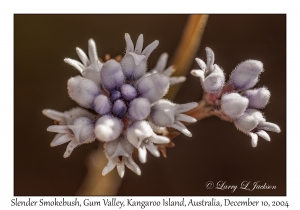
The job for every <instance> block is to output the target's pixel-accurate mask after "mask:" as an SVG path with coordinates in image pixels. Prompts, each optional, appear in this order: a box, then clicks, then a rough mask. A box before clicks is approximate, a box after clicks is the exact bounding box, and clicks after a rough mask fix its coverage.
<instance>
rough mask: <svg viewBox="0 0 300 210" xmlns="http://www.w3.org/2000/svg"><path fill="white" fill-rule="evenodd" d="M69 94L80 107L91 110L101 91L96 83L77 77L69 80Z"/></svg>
mask: <svg viewBox="0 0 300 210" xmlns="http://www.w3.org/2000/svg"><path fill="white" fill-rule="evenodd" d="M68 92H69V96H70V97H71V98H72V99H73V100H74V101H76V102H77V103H78V104H79V105H81V106H83V107H86V108H91V107H92V106H93V104H94V100H95V98H96V97H97V96H98V95H99V94H100V89H99V87H98V85H97V84H96V83H95V82H93V81H91V80H89V79H86V78H83V77H81V76H76V77H72V78H70V79H69V80H68Z"/></svg>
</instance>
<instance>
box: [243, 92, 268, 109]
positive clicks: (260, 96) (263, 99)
mask: <svg viewBox="0 0 300 210" xmlns="http://www.w3.org/2000/svg"><path fill="white" fill-rule="evenodd" d="M243 96H245V97H247V98H248V99H249V107H251V108H257V109H262V108H264V107H265V106H266V105H267V103H268V102H269V99H270V96H271V93H270V91H269V90H268V89H267V88H265V87H262V88H257V89H252V90H246V91H244V92H243Z"/></svg>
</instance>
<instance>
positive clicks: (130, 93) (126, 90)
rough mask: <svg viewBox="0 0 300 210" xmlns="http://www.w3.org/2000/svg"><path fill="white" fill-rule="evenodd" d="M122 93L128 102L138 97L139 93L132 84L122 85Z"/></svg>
mask: <svg viewBox="0 0 300 210" xmlns="http://www.w3.org/2000/svg"><path fill="white" fill-rule="evenodd" d="M121 93H122V97H123V98H124V99H125V100H127V101H130V100H132V99H134V98H135V97H136V96H137V91H136V89H135V87H133V86H132V85H130V84H124V85H122V87H121Z"/></svg>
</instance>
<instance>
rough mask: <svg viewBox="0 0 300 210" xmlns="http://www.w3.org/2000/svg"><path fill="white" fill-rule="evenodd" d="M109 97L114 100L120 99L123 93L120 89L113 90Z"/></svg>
mask: <svg viewBox="0 0 300 210" xmlns="http://www.w3.org/2000/svg"><path fill="white" fill-rule="evenodd" d="M109 98H110V100H112V101H116V100H118V99H119V98H121V93H120V91H117V90H113V91H111V92H110V93H109Z"/></svg>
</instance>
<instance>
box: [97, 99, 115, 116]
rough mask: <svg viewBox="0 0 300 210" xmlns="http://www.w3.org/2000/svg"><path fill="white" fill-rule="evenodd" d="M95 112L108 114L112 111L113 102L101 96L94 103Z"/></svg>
mask: <svg viewBox="0 0 300 210" xmlns="http://www.w3.org/2000/svg"><path fill="white" fill-rule="evenodd" d="M94 110H95V111H96V112H97V113H99V114H102V115H103V114H107V113H108V112H110V110H111V102H110V100H109V99H108V97H107V96H105V95H99V96H97V97H96V98H95V101H94Z"/></svg>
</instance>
